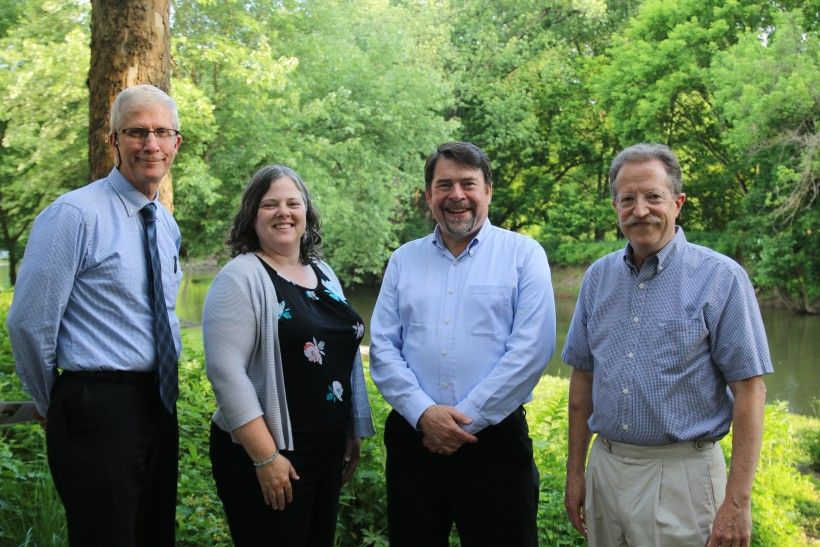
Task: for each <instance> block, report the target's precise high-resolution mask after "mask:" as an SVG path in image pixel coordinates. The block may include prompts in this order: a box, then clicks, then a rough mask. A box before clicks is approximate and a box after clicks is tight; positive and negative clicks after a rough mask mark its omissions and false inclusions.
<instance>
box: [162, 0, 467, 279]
mask: <svg viewBox="0 0 820 547" xmlns="http://www.w3.org/2000/svg"><path fill="white" fill-rule="evenodd" d="M339 13H345V14H346V15H345V17H339V16H338V14H339ZM374 20H376V21H379V24H378V25H374V24H373V21H374ZM174 21H175V27H174V35H175V36H177V37H178V38H176V39H175V41H174V44H173V45H174V57H175V58H176V59H178V66H177V71H176V73H175V75H174V86H176V85H177V84H176V82H177V81H178V80H180V81H182V82H184V84H183V85H182V86H180V87H179V88H177V87H175V89H178V90H180V91H181V93H182V94H183V97H184V98H185V100H184V102H185V103H186V104H188V105H190V104H192V103H194V104H199V105H201V106H202V108H199V109H197V108H195V109H194V112H195V113H196V116H197V119H199V120H207V121H208V123H207V124H206V123H201V124H199V125H198V126H194V127H191V128H190V129H188V130H186V133H185V134H186V139H187V138H188V135H189V134H190V135H191V138H192V139H194V141H195V142H196V145H197V146H196V149H195V150H194V151H193V153H192V154H190V155H189V156H188V157H186V156H185V151H184V147H183V151H182V152H181V153H180V162H181V164H182V165H181V168H180V170H179V172H178V175H177V179H175V180H176V181H177V184H178V185H177V188H176V190H177V193H176V195H177V199H178V202H179V204H180V212H179V213H178V215H177V218H178V220H179V222H180V226H181V228H182V230H183V239H185V240H186V241H187V243H186V245H188V246H189V250H190V252H191V254H194V255H201V254H204V253H211V252H216V251H218V250H219V249H221V248H222V240H223V238H224V237H223V236H224V234H225V233H226V231H227V228H228V225H229V223H230V221H231V219H232V217H233V214H234V212H235V210H236V208H237V204H238V200H239V196H240V194H241V191H242V188H243V187H244V185H245V183H246V182H247V180H248V179H249V177H250V175H251V174H252V173H253V172H254V171H255V170H256V169H257V168H258V167H260V166H261V165H263V164H267V163H284V164H287V165H289V166H292V167H293V168H294V169H296V170H297V172H299V173H300V174H301V175H302V176H303V177H304V178H305V180H306V181H307V183H308V186H309V187H310V188H311V192H312V194H313V196H314V198H315V201H316V203H317V206H318V208H319V211H320V213H321V216H322V220H323V225H324V233H325V250H326V255H327V258H328V260H329V261H330V262H331V263H332V264H333V265H334V267H335V269H336V270H337V271H339V272H340V273H341V274H342V275H344V277H345V278H346V279H348V280H350V281H351V282H361V281H363V280H365V279H371V278H373V277H374V276H376V275H379V274H381V271H382V268H383V266H384V263H385V262H386V260H387V257H388V256H389V253H390V251H392V250H393V248H394V247H396V246H397V244H398V238H397V234H398V233H399V232H400V231H401V230H402V221H403V220H404V219H406V218H411V217H413V216H414V215H415V210H414V209H413V208H412V207H410V205H411V203H412V200H411V195H412V193H413V191H414V189H417V188H419V187H420V184H419V180H420V176H419V174H420V172H421V166H422V163H421V162H422V158H423V157H424V155H426V154H427V153H429V152H430V151H431V150H432V149H433V147H434V146H435V144H437V143H438V142H440V141H442V140H445V139H446V138H447V136H448V135H449V134H450V133H452V131H453V129H454V128H455V127H456V124H455V123H453V122H446V121H444V119H443V117H442V115H441V112H442V111H443V110H444V109H446V108H447V107H448V105H449V104H450V99H449V96H450V95H449V93H448V86H447V85H446V84H445V83H444V82H443V78H442V77H441V73H440V71H439V70H438V65H439V63H438V62H437V61H436V58H435V53H436V52H435V49H433V48H431V47H430V45H429V44H430V43H431V41H432V43H436V42H438V41H441V40H440V37H439V35H438V32H439V31H438V30H437V29H438V28H439V26H440V25H439V24H438V23H435V21H434V18H433V17H432V15H428V14H426V13H425V12H424V11H423V10H421V9H417V8H415V7H414V6H404V5H400V4H391V3H388V2H386V1H378V0H374V1H370V2H364V3H362V2H355V3H353V2H349V1H345V0H334V1H331V2H327V1H322V2H319V1H315V2H314V1H310V2H301V3H298V4H293V5H291V4H288V3H284V4H274V5H263V3H259V4H256V3H253V4H247V3H239V2H232V3H228V4H227V5H225V4H223V3H219V4H215V3H213V2H205V1H196V0H191V1H189V2H184V3H181V4H178V5H176V6H175V12H174ZM194 97H196V101H194V100H193V98H194ZM181 112H183V123H185V121H184V120H185V118H186V116H187V113H186V112H185V110H184V109H181ZM200 114H202V115H201V116H200ZM186 143H187V141H186ZM186 146H187V144H186Z"/></svg>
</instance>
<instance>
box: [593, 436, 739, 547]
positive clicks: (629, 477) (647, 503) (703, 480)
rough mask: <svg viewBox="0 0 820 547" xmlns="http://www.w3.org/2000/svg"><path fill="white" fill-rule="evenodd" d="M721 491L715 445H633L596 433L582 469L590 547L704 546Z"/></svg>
mask: <svg viewBox="0 0 820 547" xmlns="http://www.w3.org/2000/svg"><path fill="white" fill-rule="evenodd" d="M725 491H726V463H725V461H724V459H723V453H722V452H721V450H720V444H718V443H713V442H702V441H696V442H687V443H679V444H673V445H667V446H635V445H630V444H622V443H614V442H610V441H607V440H605V439H602V438H601V437H600V436H598V437H597V438H596V439H595V442H594V443H593V446H592V452H591V453H590V456H589V463H588V465H587V472H586V503H585V506H584V510H585V513H586V524H587V529H588V532H589V535H588V538H589V545H591V546H592V547H608V546H616V545H617V546H630V547H638V546H641V547H643V546H650V545H651V546H662V547H674V546H681V547H684V546H685V547H689V546H703V545H705V544H706V541H707V540H708V539H709V534H710V532H711V529H712V522H713V520H714V518H715V513H716V511H717V508H718V507H719V506H720V504H721V503H723V497H724V495H725Z"/></svg>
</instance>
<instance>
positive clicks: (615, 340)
mask: <svg viewBox="0 0 820 547" xmlns="http://www.w3.org/2000/svg"><path fill="white" fill-rule="evenodd" d="M676 230H677V232H676V234H675V237H674V238H673V239H672V241H671V242H670V243H669V244H667V245H666V246H665V247H664V248H663V249H661V251H660V252H658V253H657V254H656V255H654V256H652V257H650V258H648V259H647V260H646V261H645V262H644V264H643V266H642V267H641V270H640V271H637V270H636V269H635V267H634V265H633V264H632V262H631V257H630V252H629V246H628V245H627V247H626V248H625V249H624V250H622V251H617V252H614V253H611V254H609V255H607V256H605V257H603V258H601V259H599V260H597V261H596V262H595V263H594V264H593V265H592V266H591V267H590V268H589V270H588V271H587V272H586V274H585V276H584V281H583V283H582V285H581V291H580V294H579V295H578V303H577V305H576V308H575V314H574V315H573V318H572V323H571V325H570V329H569V333H568V334H567V339H566V343H565V345H564V351H563V354H562V357H563V359H564V361H565V362H566V363H568V364H569V365H571V366H573V367H575V368H578V369H581V370H587V371H592V372H593V373H594V374H593V383H592V402H593V411H592V416H591V417H590V419H589V427H590V430H591V431H592V432H594V433H600V434H601V435H602V436H604V437H606V438H607V439H610V440H612V441H617V442H624V443H630V444H637V445H650V446H657V445H664V444H670V443H676V442H683V441H690V440H697V439H710V440H714V439H720V438H721V437H723V436H724V435H726V433H728V431H729V425H730V422H731V418H732V408H733V397H732V394H731V391H730V390H729V389H728V386H727V383H728V382H734V381H738V380H743V379H746V378H751V377H753V376H759V375H762V374H768V373H770V372H772V371H773V369H772V361H771V358H770V357H769V349H768V344H767V342H766V333H765V331H764V330H763V321H762V319H761V317H760V309H759V308H758V305H757V300H756V299H755V294H754V290H753V289H752V286H751V283H750V282H749V278H748V276H747V275H746V272H745V271H744V270H743V268H741V267H740V266H739V265H738V264H737V263H736V262H734V261H732V260H731V259H729V258H727V257H725V256H723V255H721V254H719V253H716V252H714V251H712V250H710V249H707V248H705V247H701V246H699V245H693V244H691V243H688V242H687V241H686V237H685V236H684V233H683V229H681V228H680V227H677V228H676Z"/></svg>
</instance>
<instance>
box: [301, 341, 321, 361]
mask: <svg viewBox="0 0 820 547" xmlns="http://www.w3.org/2000/svg"><path fill="white" fill-rule="evenodd" d="M324 349H325V342H324V341H317V340H316V338H314V339H313V341H312V342H305V348H304V352H305V357H307V360H308V361H310V362H311V363H318V364H320V365H321V364H322V355H324V354H325V352H324Z"/></svg>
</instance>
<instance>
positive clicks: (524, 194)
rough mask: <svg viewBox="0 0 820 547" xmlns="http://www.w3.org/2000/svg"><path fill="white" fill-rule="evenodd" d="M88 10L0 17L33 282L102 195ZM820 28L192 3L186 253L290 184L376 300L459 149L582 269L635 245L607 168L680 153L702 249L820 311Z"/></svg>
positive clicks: (727, 5) (21, 229)
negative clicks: (274, 174) (597, 257)
mask: <svg viewBox="0 0 820 547" xmlns="http://www.w3.org/2000/svg"><path fill="white" fill-rule="evenodd" d="M89 10H90V6H89V4H88V2H81V1H74V2H54V1H53V0H25V1H23V2H16V1H11V0H0V97H2V104H3V105H4V108H3V110H2V112H0V131H2V133H1V134H0V138H1V139H2V140H0V177H1V178H0V248H5V249H6V250H7V251H8V252H9V254H10V257H11V258H12V260H19V256H20V254H21V251H22V248H23V246H24V244H25V240H26V237H27V233H28V230H29V229H30V226H31V222H32V220H33V217H34V215H35V214H36V212H37V211H38V210H39V209H40V208H42V207H43V206H44V205H45V204H46V203H48V201H49V200H51V199H53V198H54V197H55V196H56V195H58V194H59V193H60V192H62V191H64V190H66V189H69V188H73V187H77V186H80V185H82V184H85V183H86V182H88V180H87V178H88V174H87V167H86V165H85V161H86V160H85V157H86V156H85V154H86V151H85V147H86V144H85V135H86V131H87V123H88V122H87V119H88V116H87V106H86V105H87V98H88V90H87V88H86V86H85V79H86V77H87V71H88V61H89V46H88V43H89V36H90V30H89V25H90V20H91V18H90V13H89ZM818 16H819V15H818V11H817V9H816V7H815V6H813V5H812V4H811V3H805V2H800V1H798V0H778V1H777V2H770V1H764V0H721V1H717V2H711V1H710V2H707V1H706V0H663V1H662V0H643V1H639V0H608V1H607V0H558V1H556V2H549V3H544V2H540V1H536V0H494V1H490V0H425V1H416V0H393V1H388V0H357V1H353V0H299V1H297V0H278V1H274V0H268V1H263V0H227V1H223V2H214V1H212V0H179V1H177V2H175V4H174V9H173V13H172V30H171V36H172V51H171V55H172V82H171V89H172V94H173V96H174V97H175V98H176V99H177V101H178V103H179V107H180V114H181V122H182V132H183V135H184V141H183V147H182V149H181V151H180V154H179V156H178V158H177V162H176V163H175V165H174V168H173V172H174V195H175V197H174V199H175V206H176V210H175V216H176V217H177V219H178V221H179V223H180V227H181V229H182V231H183V238H184V242H185V243H184V245H185V248H184V252H185V253H186V254H187V256H189V257H197V256H206V255H212V254H215V253H219V252H224V251H222V249H223V240H224V236H225V233H226V230H227V228H228V226H229V224H230V222H231V220H232V216H233V214H234V212H235V209H236V206H237V203H238V200H239V197H240V194H241V191H242V188H243V187H244V184H245V183H246V181H247V180H248V179H249V177H250V176H251V175H252V173H253V172H254V171H255V170H256V169H257V168H258V167H260V166H262V165H264V164H268V163H284V164H287V165H289V166H291V167H293V168H294V169H296V170H297V172H299V173H300V174H301V175H303V177H304V178H305V180H306V181H307V183H308V185H309V187H310V189H311V191H312V193H313V194H314V197H315V199H316V202H317V205H318V207H319V210H320V213H321V216H322V220H323V225H324V232H325V252H326V256H327V258H328V260H330V261H331V263H332V264H333V265H334V267H335V268H336V269H337V270H338V271H339V272H340V274H341V275H342V276H343V277H344V279H345V281H346V282H347V283H356V282H368V281H371V280H375V279H378V277H379V276H380V275H381V272H382V268H383V267H384V264H385V261H386V259H387V257H388V256H389V253H390V252H391V251H392V250H393V249H394V248H395V247H396V246H397V245H399V244H400V243H401V242H403V241H406V240H408V239H410V238H412V237H417V236H419V235H421V234H423V233H425V232H426V231H428V230H429V229H430V227H431V224H430V219H429V215H427V213H426V211H425V207H424V202H423V197H422V192H423V179H422V165H423V160H424V157H425V156H426V155H427V154H429V153H430V152H432V151H433V150H434V148H435V146H436V145H437V144H439V143H441V142H444V141H447V140H455V139H458V140H469V141H472V142H475V143H476V144H478V145H479V146H481V147H482V148H484V149H485V150H486V151H487V153H488V154H489V156H490V158H491V160H492V162H493V169H494V174H495V176H494V179H495V191H494V200H493V204H492V207H491V211H490V217H491V220H492V221H493V222H494V223H495V224H498V225H501V226H504V227H507V228H510V229H514V230H519V231H523V232H526V233H529V234H531V235H533V236H534V237H536V238H537V239H539V240H540V241H541V242H542V243H543V244H544V245H545V247H546V249H547V252H548V253H549V254H550V256H551V258H552V259H553V260H556V259H557V260H561V259H562V257H566V256H569V255H570V254H571V253H567V252H565V251H566V250H567V249H572V248H579V246H583V245H585V244H589V243H591V242H607V241H611V242H615V240H616V239H617V238H618V237H619V233H618V231H617V226H616V222H615V216H614V214H613V212H612V209H611V205H610V197H609V188H608V185H607V181H606V171H607V167H608V163H609V161H610V160H611V158H612V156H613V155H614V154H615V153H616V152H617V151H618V150H619V149H621V148H622V147H624V146H627V145H629V144H633V143H635V142H639V141H660V142H665V143H667V144H669V145H670V146H671V147H672V148H673V149H674V150H675V151H676V152H677V153H678V155H679V156H680V158H681V161H682V164H683V168H684V177H685V178H684V185H685V186H684V188H685V191H686V192H687V195H688V200H687V204H686V206H685V207H684V209H683V213H682V216H681V219H680V223H681V224H682V225H683V226H684V227H685V228H686V229H687V233H691V234H693V237H699V238H700V241H702V242H704V243H706V244H709V245H710V246H713V247H716V248H717V249H718V250H720V251H722V252H726V253H728V254H730V255H732V256H734V257H735V258H737V259H738V260H740V261H741V262H742V263H743V264H744V266H746V268H747V269H748V270H749V271H750V273H751V275H752V278H753V281H754V282H755V284H756V285H757V286H758V287H760V288H763V289H766V290H769V291H772V292H773V293H776V294H780V295H782V296H783V297H784V298H785V299H786V300H787V301H788V302H789V303H791V304H792V305H793V306H794V307H795V308H796V309H802V310H804V311H811V310H815V311H816V306H817V301H818V298H820V288H818V287H820V279H818V277H820V273H818V267H817V260H816V259H815V256H816V255H817V250H818V235H817V229H816V226H817V225H818V218H817V217H818V212H817V209H818V207H817V193H818V177H817V172H818V159H817V154H816V150H817V142H818V137H817V128H816V119H817V113H818V91H817V90H818V79H819V78H820V76H819V75H820V70H818V69H819V68H820V66H818V65H820V62H818V38H817V23H818ZM613 244H615V245H617V243H613ZM12 269H13V268H12Z"/></svg>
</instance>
